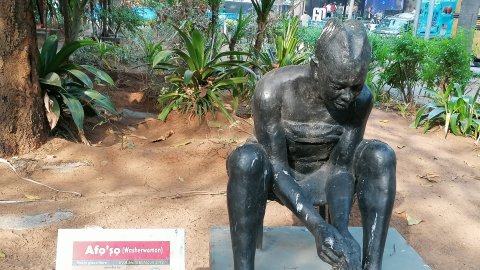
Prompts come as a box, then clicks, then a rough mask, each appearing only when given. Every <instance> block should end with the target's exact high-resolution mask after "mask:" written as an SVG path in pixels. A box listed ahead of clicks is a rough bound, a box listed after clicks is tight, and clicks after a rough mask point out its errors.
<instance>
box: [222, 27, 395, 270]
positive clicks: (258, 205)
mask: <svg viewBox="0 0 480 270" xmlns="http://www.w3.org/2000/svg"><path fill="white" fill-rule="evenodd" d="M370 54H371V48H370V45H369V43H368V40H367V35H366V32H365V29H364V27H363V25H361V23H360V22H358V21H356V20H350V21H347V22H346V23H342V22H340V21H339V20H337V19H332V20H330V21H329V22H328V23H327V25H326V27H325V30H324V31H323V32H322V34H321V36H320V37H319V39H318V41H317V45H316V51H315V55H316V57H315V58H312V59H311V62H310V64H307V65H301V66H288V67H284V68H279V69H276V70H274V71H271V72H269V73H268V74H266V75H265V76H264V77H263V78H262V80H260V81H259V82H258V84H257V87H256V89H255V93H254V96H253V101H252V108H253V118H254V127H255V138H252V139H251V140H249V141H248V142H247V143H246V144H244V145H242V146H240V147H239V148H237V149H236V150H235V151H234V152H233V153H232V154H231V155H230V156H229V158H228V161H227V170H228V176H229V182H228V188H227V201H228V213H229V218H230V232H231V238H232V246H233V254H234V264H235V270H253V269H254V260H255V246H256V239H257V233H258V232H259V231H260V230H261V229H262V226H263V217H264V214H265V207H266V203H267V199H272V200H277V201H279V202H280V203H282V204H284V205H285V206H287V207H288V208H289V209H290V210H291V211H292V212H293V213H295V215H296V216H297V217H298V218H299V219H300V220H301V221H302V222H303V223H304V224H305V226H306V228H307V229H308V230H309V231H310V232H311V233H312V234H313V236H314V237H315V242H316V246H317V253H318V256H319V257H320V258H321V259H322V260H323V261H325V262H327V263H328V264H330V265H332V266H333V268H334V269H352V270H358V269H364V270H379V269H381V265H382V255H383V249H384V246H385V240H386V236H387V230H388V224H389V221H390V217H391V212H392V207H393V203H394V199H395V168H396V158H395V153H394V151H393V150H392V149H391V148H390V147H389V146H388V145H386V144H385V143H383V142H380V141H376V140H364V139H363V134H364V131H365V125H366V122H367V119H368V116H369V114H370V111H371V109H372V95H371V93H370V90H369V89H368V88H367V86H365V85H364V81H365V78H366V76H367V72H368V64H369V61H370ZM354 195H356V196H357V199H358V204H359V207H360V212H361V215H362V225H363V236H364V237H363V258H360V257H361V251H360V245H359V244H358V243H357V242H356V241H355V240H354V239H353V237H352V235H351V234H350V233H349V231H348V222H349V215H350V211H351V208H352V203H353V198H354ZM322 205H328V209H329V212H330V213H329V214H330V219H331V223H330V224H327V223H326V222H325V220H324V218H322V216H321V215H320V214H319V212H318V210H317V209H316V208H315V207H316V206H322Z"/></svg>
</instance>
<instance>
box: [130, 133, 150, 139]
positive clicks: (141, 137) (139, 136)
mask: <svg viewBox="0 0 480 270" xmlns="http://www.w3.org/2000/svg"><path fill="white" fill-rule="evenodd" d="M127 136H128V137H135V138H139V139H142V140H146V139H147V137H145V136H141V135H135V134H127Z"/></svg>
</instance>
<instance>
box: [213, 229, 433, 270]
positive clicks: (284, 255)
mask: <svg viewBox="0 0 480 270" xmlns="http://www.w3.org/2000/svg"><path fill="white" fill-rule="evenodd" d="M349 230H350V232H351V233H352V235H353V237H354V238H355V240H357V241H358V242H359V243H362V228H361V227H351V228H349ZM210 269H211V270H230V269H233V255H232V245H231V240H230V229H229V228H228V227H226V226H225V227H215V228H211V229H210ZM331 269H332V267H331V266H330V265H328V264H327V263H325V262H323V261H322V260H320V258H318V256H317V251H316V247H315V240H314V238H313V236H312V235H311V234H310V232H309V231H308V230H307V229H305V227H293V226H292V227H265V228H264V232H263V249H261V250H257V252H256V255H255V270H331ZM405 269H408V270H426V269H430V267H429V266H428V265H426V264H425V262H424V261H423V260H422V258H421V257H420V256H419V255H418V254H417V252H415V250H414V249H413V248H412V247H411V246H409V245H408V243H407V242H406V241H405V239H404V238H403V237H402V236H401V235H400V233H398V231H397V230H396V229H394V228H390V229H389V230H388V236H387V242H386V244H385V251H384V255H383V270H405Z"/></svg>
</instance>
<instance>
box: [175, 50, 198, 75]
mask: <svg viewBox="0 0 480 270" xmlns="http://www.w3.org/2000/svg"><path fill="white" fill-rule="evenodd" d="M174 52H175V53H176V54H177V55H178V56H180V57H181V59H183V61H185V63H186V64H187V65H188V68H189V69H190V70H197V66H196V65H195V63H194V60H193V59H192V56H190V55H188V54H186V53H184V52H182V51H181V50H174Z"/></svg>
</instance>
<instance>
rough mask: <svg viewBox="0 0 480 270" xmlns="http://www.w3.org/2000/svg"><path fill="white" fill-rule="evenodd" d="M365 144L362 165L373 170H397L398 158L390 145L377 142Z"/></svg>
mask: <svg viewBox="0 0 480 270" xmlns="http://www.w3.org/2000/svg"><path fill="white" fill-rule="evenodd" d="M364 144H365V145H364V146H363V147H364V148H363V149H362V150H361V151H362V152H361V156H360V159H361V161H360V163H363V164H366V165H368V166H369V167H371V168H372V167H373V168H377V169H381V170H386V169H392V170H395V167H396V164H397V158H396V155H395V151H393V149H392V148H391V147H390V146H389V145H388V144H386V143H384V142H381V141H376V140H373V141H368V142H365V143H364Z"/></svg>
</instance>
